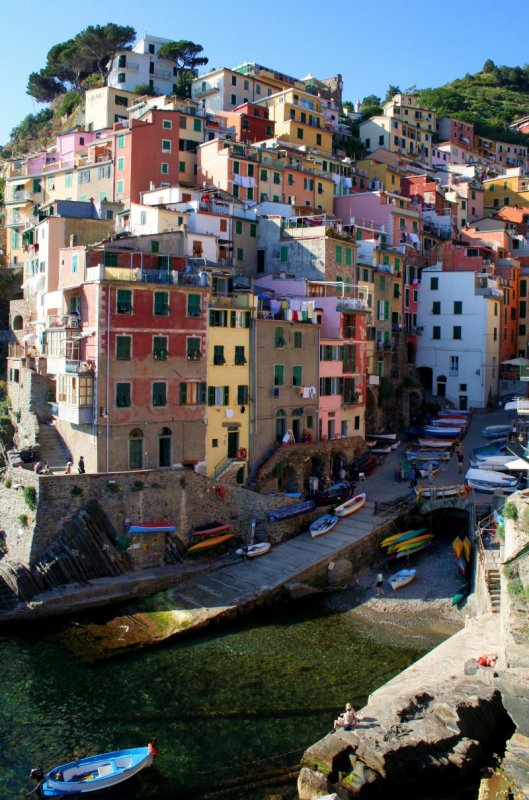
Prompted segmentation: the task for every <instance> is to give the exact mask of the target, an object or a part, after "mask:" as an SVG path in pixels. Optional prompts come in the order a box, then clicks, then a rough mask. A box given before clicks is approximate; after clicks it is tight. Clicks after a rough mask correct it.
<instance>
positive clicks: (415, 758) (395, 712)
mask: <svg viewBox="0 0 529 800" xmlns="http://www.w3.org/2000/svg"><path fill="white" fill-rule="evenodd" d="M489 678H490V670H489V671H488V672H487V671H486V670H482V672H481V673H478V674H477V675H474V676H466V675H463V676H461V677H458V678H451V679H448V680H446V681H444V682H442V683H440V684H435V685H434V686H433V687H432V688H428V689H424V690H422V691H420V692H417V693H414V694H410V695H401V696H397V697H394V698H393V701H392V702H391V703H388V702H386V704H385V705H384V704H383V703H382V702H381V700H382V698H381V697H380V696H379V697H378V699H376V700H375V701H374V702H372V703H371V702H370V703H368V705H367V706H366V707H365V708H364V709H363V718H362V719H361V720H360V721H359V723H358V725H357V726H356V727H355V729H354V730H352V731H349V732H346V731H342V730H340V731H339V732H336V733H334V734H329V735H328V736H327V737H325V739H323V740H322V741H320V742H318V743H317V744H315V745H314V746H313V747H311V748H310V749H309V750H307V752H306V753H305V755H304V758H303V764H304V765H305V766H304V768H303V769H302V770H301V773H300V777H299V781H298V793H299V798H300V800H313V799H314V798H316V797H318V796H321V794H326V793H328V792H331V791H335V792H337V793H338V795H339V796H340V797H347V796H355V797H373V796H377V795H379V794H381V793H382V792H383V793H384V796H385V797H386V796H389V793H391V792H397V793H399V794H400V793H402V792H403V791H406V790H411V789H412V788H413V789H414V790H417V788H418V787H419V786H421V785H422V784H424V785H425V786H426V785H428V784H429V785H430V786H431V785H432V782H433V781H435V783H436V785H437V786H439V785H440V784H446V785H447V787H448V786H450V783H451V782H452V781H454V782H455V781H460V780H461V778H462V777H464V776H466V775H471V774H472V773H475V772H476V771H477V769H478V768H479V765H480V763H482V760H483V758H484V756H485V755H486V754H487V752H492V751H493V750H494V748H495V747H496V745H497V744H498V743H499V742H500V741H501V739H502V737H503V741H505V737H506V736H509V735H510V734H511V733H512V731H513V729H514V726H513V723H512V721H511V720H510V717H509V716H508V714H507V712H506V710H505V708H504V706H503V703H502V699H501V693H500V692H499V690H498V689H497V688H495V687H494V686H492V685H490V684H489V683H488V680H489ZM387 699H388V698H386V701H387Z"/></svg>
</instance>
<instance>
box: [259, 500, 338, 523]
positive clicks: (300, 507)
mask: <svg viewBox="0 0 529 800" xmlns="http://www.w3.org/2000/svg"><path fill="white" fill-rule="evenodd" d="M331 502H332V501H331ZM315 508H316V503H315V502H314V500H303V501H302V502H301V503H293V504H292V505H291V506H284V507H283V508H275V509H274V510H273V511H268V512H267V515H266V518H267V520H268V521H269V522H280V521H281V520H282V519H290V518H291V517H298V516H299V515H300V514H307V513H308V512H310V511H314V509H315Z"/></svg>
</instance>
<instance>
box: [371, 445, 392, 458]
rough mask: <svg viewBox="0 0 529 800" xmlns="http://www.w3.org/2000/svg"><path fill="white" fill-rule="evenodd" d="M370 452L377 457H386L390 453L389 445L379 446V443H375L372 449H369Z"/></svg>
mask: <svg viewBox="0 0 529 800" xmlns="http://www.w3.org/2000/svg"><path fill="white" fill-rule="evenodd" d="M371 452H372V453H373V454H374V455H377V456H387V455H389V453H391V445H389V444H388V445H386V446H380V442H377V443H376V444H375V446H374V447H371Z"/></svg>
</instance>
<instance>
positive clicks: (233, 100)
mask: <svg viewBox="0 0 529 800" xmlns="http://www.w3.org/2000/svg"><path fill="white" fill-rule="evenodd" d="M231 104H232V106H236V105H237V95H236V94H232V96H231Z"/></svg>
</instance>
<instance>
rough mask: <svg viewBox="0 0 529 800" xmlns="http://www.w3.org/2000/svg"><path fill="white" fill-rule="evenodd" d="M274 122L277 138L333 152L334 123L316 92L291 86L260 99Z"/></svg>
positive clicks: (297, 144) (308, 148)
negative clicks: (325, 112) (314, 93)
mask: <svg viewBox="0 0 529 800" xmlns="http://www.w3.org/2000/svg"><path fill="white" fill-rule="evenodd" d="M259 105H262V106H264V107H265V108H267V109H268V114H269V119H271V120H273V121H274V122H275V138H276V139H278V140H280V141H284V142H289V143H290V144H293V145H294V146H297V147H306V148H307V151H309V150H311V149H315V150H318V151H322V152H325V153H332V131H331V126H330V125H329V124H327V123H326V122H325V114H324V113H323V110H322V106H321V102H320V100H319V99H318V98H317V97H314V95H311V94H309V93H308V92H303V91H301V90H300V89H296V88H289V89H284V90H283V91H282V92H277V93H276V94H273V95H271V96H270V97H267V98H266V99H264V100H260V101H259Z"/></svg>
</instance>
